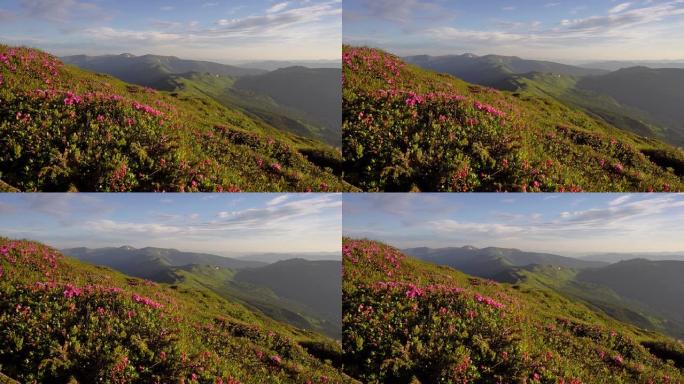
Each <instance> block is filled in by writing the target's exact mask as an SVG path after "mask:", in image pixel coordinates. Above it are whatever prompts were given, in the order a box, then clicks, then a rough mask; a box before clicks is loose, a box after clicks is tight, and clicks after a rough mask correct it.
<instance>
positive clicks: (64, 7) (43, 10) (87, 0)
mask: <svg viewBox="0 0 684 384" xmlns="http://www.w3.org/2000/svg"><path fill="white" fill-rule="evenodd" d="M341 41H342V4H341V0H289V1H281V0H144V1H143V0H2V1H0V42H2V43H5V44H12V45H27V46H31V47H35V48H41V49H44V50H47V51H48V52H50V53H53V54H56V55H59V56H66V55H74V54H88V55H99V54H121V53H132V54H135V55H141V54H158V55H173V56H178V57H181V58H186V59H202V60H213V61H219V62H234V61H245V60H332V59H335V60H339V59H340V57H341Z"/></svg>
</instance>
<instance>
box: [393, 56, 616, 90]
mask: <svg viewBox="0 0 684 384" xmlns="http://www.w3.org/2000/svg"><path fill="white" fill-rule="evenodd" d="M403 59H404V60H405V61H406V62H407V63H409V64H413V65H417V66H419V67H421V68H425V69H428V70H431V71H436V72H440V73H448V74H450V75H453V76H456V77H458V78H460V79H463V80H465V81H467V82H469V83H474V84H480V85H487V86H494V85H496V84H498V83H499V82H501V81H502V80H505V79H506V78H508V77H509V76H511V75H516V74H517V75H520V74H525V73H530V72H541V73H554V74H559V75H570V76H587V75H600V74H604V73H606V72H607V71H605V70H602V69H593V68H583V67H576V66H572V65H566V64H560V63H554V62H551V61H540V60H526V59H521V58H519V57H515V56H499V55H486V56H477V55H473V54H469V53H467V54H463V55H445V56H429V55H419V56H408V57H404V58H403Z"/></svg>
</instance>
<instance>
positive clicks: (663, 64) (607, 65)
mask: <svg viewBox="0 0 684 384" xmlns="http://www.w3.org/2000/svg"><path fill="white" fill-rule="evenodd" d="M580 66H581V67H585V68H597V69H604V70H606V71H617V70H618V69H623V68H631V67H648V68H684V61H683V60H631V61H630V60H609V61H592V62H588V63H583V64H580Z"/></svg>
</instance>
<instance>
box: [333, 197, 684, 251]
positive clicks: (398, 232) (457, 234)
mask: <svg viewBox="0 0 684 384" xmlns="http://www.w3.org/2000/svg"><path fill="white" fill-rule="evenodd" d="M343 200H344V203H343V233H344V234H345V236H351V237H357V238H363V237H367V238H370V239H375V240H381V241H384V242H387V243H389V244H392V245H394V246H398V247H402V248H403V247H418V246H428V247H447V246H464V245H473V246H476V247H487V246H496V247H511V248H519V249H523V250H528V251H541V252H552V253H556V254H563V255H569V256H573V255H579V254H586V253H594V252H672V251H684V238H683V237H682V233H684V195H681V194H655V195H653V194H651V195H647V194H580V195H576V194H515V195H510V194H370V195H369V194H365V195H364V194H345V195H344V198H343Z"/></svg>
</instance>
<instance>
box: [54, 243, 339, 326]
mask: <svg viewBox="0 0 684 384" xmlns="http://www.w3.org/2000/svg"><path fill="white" fill-rule="evenodd" d="M63 253H64V254H65V255H68V256H72V257H75V258H76V259H79V260H81V261H84V262H88V263H91V264H95V265H101V266H106V267H110V268H113V269H115V270H117V271H119V272H122V273H124V274H126V275H129V276H134V277H139V278H144V279H148V280H152V281H155V282H158V283H167V284H173V285H180V286H183V287H188V288H197V289H208V290H211V291H213V292H214V293H216V294H218V295H219V296H221V297H224V298H226V299H229V300H231V301H237V302H240V303H242V304H244V305H245V306H247V307H249V308H251V309H253V310H255V311H259V312H261V313H264V314H265V315H267V316H269V317H271V318H273V319H276V320H279V321H282V322H286V323H288V324H292V325H294V326H296V327H298V328H302V329H310V330H314V331H317V332H320V333H323V334H326V335H328V336H330V337H334V338H338V339H339V337H340V329H341V324H340V319H341V316H342V315H341V312H340V311H341V309H340V307H341V304H340V292H341V288H340V278H339V275H340V262H339V261H308V260H302V259H294V260H287V261H281V262H277V263H274V264H270V265H269V264H266V263H263V262H258V261H251V260H245V259H232V258H228V257H222V256H216V255H210V254H201V253H192V252H182V251H178V250H175V249H162V248H149V247H148V248H142V249H135V248H132V247H118V248H99V249H88V248H73V249H66V250H64V251H63ZM312 287H316V289H312Z"/></svg>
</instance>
